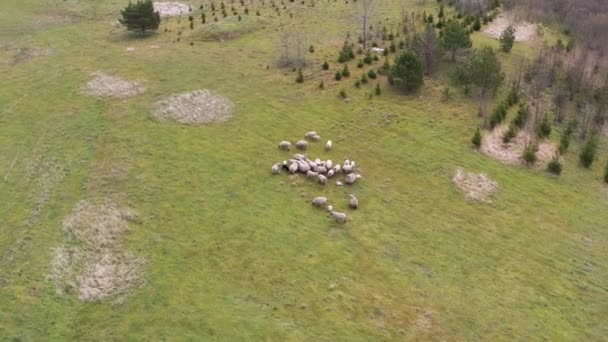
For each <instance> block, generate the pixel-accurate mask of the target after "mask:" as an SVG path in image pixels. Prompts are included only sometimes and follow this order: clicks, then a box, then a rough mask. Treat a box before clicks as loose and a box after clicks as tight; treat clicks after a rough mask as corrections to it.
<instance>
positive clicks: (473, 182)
mask: <svg viewBox="0 0 608 342" xmlns="http://www.w3.org/2000/svg"><path fill="white" fill-rule="evenodd" d="M452 181H453V182H454V184H455V185H456V187H457V188H458V190H460V191H462V192H463V193H464V194H465V196H466V198H467V199H468V200H471V201H480V202H491V201H490V200H489V197H490V196H492V195H493V194H495V193H496V192H497V191H498V183H497V182H495V181H493V180H491V179H490V178H489V177H488V176H486V175H485V174H477V173H468V172H465V171H464V170H463V169H461V168H458V169H456V174H455V175H454V178H452Z"/></svg>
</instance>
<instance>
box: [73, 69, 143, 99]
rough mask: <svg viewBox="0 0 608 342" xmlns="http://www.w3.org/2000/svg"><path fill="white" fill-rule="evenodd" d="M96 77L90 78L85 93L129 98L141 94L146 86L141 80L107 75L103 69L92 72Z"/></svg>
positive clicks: (96, 95)
mask: <svg viewBox="0 0 608 342" xmlns="http://www.w3.org/2000/svg"><path fill="white" fill-rule="evenodd" d="M91 76H93V77H94V78H93V79H92V80H90V81H89V82H88V83H87V85H86V87H85V88H84V89H83V93H84V94H86V95H88V96H95V97H115V98H121V99H122V98H127V97H132V96H135V95H139V94H141V93H143V92H144V91H146V88H145V87H144V86H143V85H142V84H141V82H139V81H127V80H123V79H121V78H118V77H115V76H110V75H107V74H105V73H103V72H101V71H96V72H94V73H92V74H91Z"/></svg>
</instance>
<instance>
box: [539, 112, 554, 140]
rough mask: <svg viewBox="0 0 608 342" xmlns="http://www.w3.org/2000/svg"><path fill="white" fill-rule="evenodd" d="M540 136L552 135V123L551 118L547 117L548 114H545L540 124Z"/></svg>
mask: <svg viewBox="0 0 608 342" xmlns="http://www.w3.org/2000/svg"><path fill="white" fill-rule="evenodd" d="M537 134H538V137H539V138H541V139H543V138H546V137H548V136H549V135H551V123H550V122H549V119H548V118H547V115H545V116H544V117H543V119H542V121H541V122H540V125H538V132H537Z"/></svg>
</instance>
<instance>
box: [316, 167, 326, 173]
mask: <svg viewBox="0 0 608 342" xmlns="http://www.w3.org/2000/svg"><path fill="white" fill-rule="evenodd" d="M317 172H318V173H322V174H326V173H327V168H326V167H325V166H318V167H317Z"/></svg>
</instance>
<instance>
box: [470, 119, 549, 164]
mask: <svg viewBox="0 0 608 342" xmlns="http://www.w3.org/2000/svg"><path fill="white" fill-rule="evenodd" d="M507 129H508V128H507V126H504V125H503V126H499V127H496V128H494V130H493V131H492V132H489V133H488V134H486V135H484V137H483V139H482V143H481V148H480V150H481V152H482V153H483V154H485V155H487V156H489V157H492V158H494V159H496V160H498V161H500V162H503V163H505V164H509V165H522V164H524V161H523V160H522V154H523V153H524V149H525V148H526V146H528V145H529V144H532V143H533V139H532V136H531V135H530V133H528V132H526V131H523V130H522V131H519V132H518V133H517V136H516V137H515V138H513V139H511V141H510V142H509V143H504V142H503V141H502V137H503V136H504V135H505V132H506V131H507ZM557 152H558V149H557V146H555V144H553V143H552V142H550V141H547V140H545V141H542V142H540V143H539V144H538V151H537V152H536V159H537V162H536V164H537V165H539V166H541V167H544V166H546V165H547V163H548V162H549V161H550V160H551V159H553V157H554V156H555V155H556V154H557Z"/></svg>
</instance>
